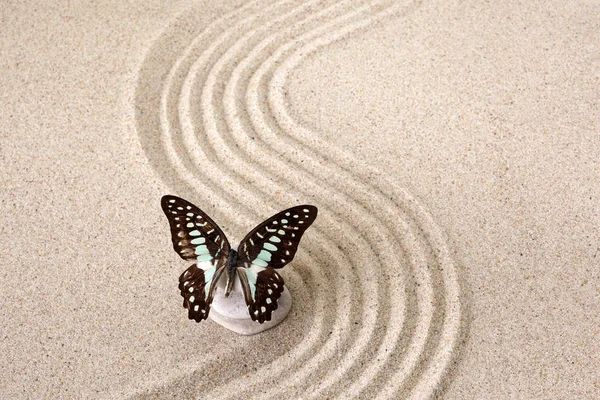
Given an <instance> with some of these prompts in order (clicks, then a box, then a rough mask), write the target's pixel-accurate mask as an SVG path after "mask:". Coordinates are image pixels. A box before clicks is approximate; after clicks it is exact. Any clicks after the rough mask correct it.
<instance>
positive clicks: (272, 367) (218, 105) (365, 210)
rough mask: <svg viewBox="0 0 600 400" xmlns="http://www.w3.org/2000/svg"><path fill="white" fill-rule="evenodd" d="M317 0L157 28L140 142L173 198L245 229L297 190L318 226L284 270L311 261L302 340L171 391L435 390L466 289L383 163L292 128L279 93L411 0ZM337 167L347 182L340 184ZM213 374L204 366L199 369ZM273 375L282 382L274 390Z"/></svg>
mask: <svg viewBox="0 0 600 400" xmlns="http://www.w3.org/2000/svg"><path fill="white" fill-rule="evenodd" d="M314 4H316V3H314ZM318 4H319V5H318V6H315V5H313V3H298V4H294V3H292V2H288V1H285V2H276V3H271V4H270V5H269V6H268V7H269V10H270V12H269V13H264V12H262V10H261V8H263V10H264V5H261V6H257V3H250V4H249V5H247V6H245V7H244V10H242V11H234V12H233V13H231V14H227V15H226V16H225V17H223V18H222V19H220V20H218V21H216V22H215V23H213V24H212V25H210V26H209V27H208V28H206V29H205V30H203V31H202V32H200V33H199V34H196V35H190V34H188V32H190V31H191V32H193V31H194V30H193V29H191V28H194V29H195V28H196V26H197V25H196V24H197V23H198V21H197V20H194V18H193V16H194V13H198V12H201V10H197V9H192V10H188V12H186V14H185V15H183V14H182V16H181V17H180V18H178V19H177V20H176V22H175V23H173V24H172V25H170V26H169V27H168V28H167V29H165V30H164V31H163V33H162V35H161V36H160V37H159V38H158V39H157V41H156V45H155V46H154V47H153V48H152V49H151V50H150V52H149V54H148V56H147V57H146V59H145V62H144V65H142V69H141V71H140V79H139V81H138V88H137V91H136V110H137V112H138V115H141V116H143V118H138V124H137V128H138V132H139V134H140V139H141V141H142V144H143V145H144V148H145V150H146V152H147V154H148V157H149V159H150V161H151V163H152V164H153V165H154V166H155V168H156V169H157V172H158V173H159V174H160V175H161V176H162V177H163V178H164V179H168V181H169V183H170V184H174V186H175V187H176V188H177V190H178V192H179V193H180V194H182V195H184V194H186V195H188V197H190V199H192V198H193V199H194V200H196V199H200V200H203V201H205V202H206V203H208V204H218V207H219V208H221V207H222V208H221V209H226V210H227V209H228V210H233V211H234V212H235V213H237V214H238V215H239V216H240V218H236V219H232V218H231V217H230V216H229V218H226V217H225V216H224V215H219V210H218V209H215V212H214V214H215V215H217V216H218V218H217V219H218V220H219V221H222V220H226V221H229V223H230V225H229V226H230V227H233V228H230V229H229V230H235V231H242V229H243V228H244V227H245V228H246V229H247V228H248V227H249V226H252V223H255V222H256V218H258V217H259V216H258V214H261V216H262V217H264V216H265V215H268V212H274V211H277V208H278V206H281V205H282V204H277V205H275V204H271V202H272V198H273V196H272V193H273V191H274V190H275V191H280V193H278V195H277V198H278V200H279V201H280V202H281V203H286V202H287V203H288V204H289V203H292V202H298V198H297V196H298V197H300V198H301V199H302V200H301V201H304V200H305V199H306V201H311V202H314V203H316V204H318V206H319V207H320V209H321V216H320V217H319V221H318V223H317V224H316V226H315V232H314V234H312V235H308V236H307V239H306V241H304V243H303V246H304V247H305V248H309V249H310V255H305V256H302V253H299V258H298V260H297V261H295V262H294V263H293V266H290V267H289V268H298V272H304V273H306V270H303V269H309V270H310V273H311V274H314V276H315V280H316V281H318V282H321V283H322V284H321V285H318V284H317V286H318V287H317V289H316V290H315V292H314V293H313V296H314V303H311V306H312V307H314V309H313V310H307V311H308V312H310V311H313V320H312V321H311V323H310V329H308V330H304V331H303V332H304V337H303V340H302V341H301V342H300V344H298V345H297V346H296V347H294V349H292V350H290V352H289V353H288V354H286V356H287V357H278V358H276V359H273V360H272V361H271V362H270V363H265V364H264V365H263V366H261V367H259V368H258V371H257V372H256V373H251V374H245V375H243V376H241V377H240V378H238V379H234V380H232V381H229V382H225V381H224V382H222V384H221V385H214V384H213V385H210V384H208V382H203V381H200V382H196V381H193V380H192V379H186V378H185V377H178V378H175V380H174V381H173V382H172V384H170V385H168V389H167V390H169V392H170V393H171V392H184V391H185V392H188V393H195V394H197V395H202V394H204V395H203V397H219V398H226V397H227V396H229V397H231V398H235V397H239V396H249V397H252V396H253V395H257V394H259V393H260V395H261V397H267V396H278V397H279V396H281V395H291V396H293V395H294V393H296V394H297V391H302V392H304V391H305V390H306V391H307V392H308V393H311V392H312V393H314V394H315V396H316V397H319V396H322V395H334V394H335V395H339V394H340V393H342V391H345V393H344V394H345V395H346V396H348V397H353V396H355V395H360V394H364V393H365V390H369V393H370V394H375V393H379V394H380V395H381V397H392V398H393V397H394V396H398V395H414V396H417V397H419V396H420V397H427V396H430V395H431V394H432V393H433V391H434V390H435V389H436V387H437V386H438V384H439V381H440V379H441V377H442V375H443V372H444V370H445V369H446V366H447V364H448V361H449V359H450V357H451V356H452V352H453V349H454V347H455V344H454V343H455V341H456V336H457V334H458V328H459V326H460V324H459V323H460V302H459V300H460V298H459V296H458V284H457V282H456V273H455V271H454V266H453V264H452V262H451V260H450V258H449V255H448V249H447V247H446V245H445V243H444V240H443V236H442V235H441V233H440V231H439V228H437V226H436V225H435V224H434V223H433V221H432V220H431V217H430V216H429V215H428V214H427V213H426V212H425V211H424V210H423V208H422V207H421V206H420V205H419V204H418V203H417V202H416V201H414V199H412V198H411V197H410V196H409V195H408V194H407V193H406V192H405V191H402V190H400V189H397V188H394V187H393V186H390V185H387V186H386V184H385V182H383V180H382V179H380V178H377V179H376V182H377V184H376V185H373V184H372V183H369V179H371V180H373V178H374V177H378V172H377V171H372V170H371V169H369V168H367V167H364V166H356V165H352V159H351V157H349V156H348V155H344V154H341V153H340V152H339V151H337V150H335V149H331V148H329V147H328V146H327V144H326V143H321V142H320V141H319V140H318V135H317V133H315V132H310V131H308V130H307V129H305V128H303V127H301V126H300V125H299V124H298V123H296V122H295V121H294V120H293V119H292V118H291V117H290V115H289V112H288V111H287V108H286V106H285V102H284V101H283V100H282V99H283V97H282V96H281V93H282V90H281V89H282V87H283V85H284V84H285V79H286V76H287V74H289V71H290V70H291V69H293V68H295V66H296V65H298V63H299V62H301V60H302V59H303V57H305V56H306V55H307V54H310V53H313V52H314V51H317V50H318V49H319V48H322V47H323V46H326V45H329V44H331V43H334V42H335V41H337V40H340V39H341V38H343V37H345V36H347V35H348V34H349V33H351V32H354V31H356V30H357V29H361V28H365V27H367V26H369V25H370V24H372V23H374V22H376V21H378V20H379V19H380V18H382V17H384V16H386V15H388V14H392V13H398V12H400V11H402V7H397V6H394V5H393V4H392V5H386V4H358V5H357V4H354V5H351V6H348V7H346V5H347V4H348V3H342V4H335V5H334V3H333V2H331V3H322V2H321V3H318ZM173 39H177V40H179V41H182V40H183V39H186V40H185V41H184V42H185V43H186V46H183V45H182V46H180V48H179V51H177V52H174V54H173V56H172V58H169V59H167V60H163V59H161V58H160V57H162V56H164V50H165V47H166V46H168V44H170V43H173ZM276 62H277V63H278V64H279V65H280V68H279V69H276V68H274V66H275V65H276ZM165 66H166V67H168V68H170V69H166V68H165ZM157 79H158V80H157ZM282 82H283V84H282ZM161 84H163V85H164V87H163V88H162V89H163V90H162V91H161V90H160V85H161ZM267 104H268V105H267ZM199 105H200V106H199ZM271 109H273V110H277V112H276V113H272V112H271V111H270V110H271ZM274 115H276V116H277V118H275V117H274ZM158 116H160V118H157V117H158ZM148 120H151V122H150V123H148ZM152 121H154V122H152ZM157 121H160V122H157ZM157 132H161V133H162V135H161V136H162V140H161V141H160V142H159V143H157V139H158V138H157ZM331 159H333V160H336V161H338V162H339V161H344V162H347V163H346V164H342V163H340V164H338V163H332V162H331V161H328V160H331ZM340 165H344V166H345V167H344V168H341V167H340ZM348 166H350V167H348ZM365 171H367V173H369V178H368V179H367V178H366V177H365ZM341 176H343V177H344V181H345V185H344V187H340V185H339V184H338V183H337V179H339V177H341ZM361 176H362V179H357V177H361ZM332 177H336V179H332ZM247 182H252V184H251V185H249V184H248V183H247ZM298 182H301V183H302V184H301V185H299V184H298ZM349 189H351V190H349ZM313 199H314V200H313ZM248 204H250V205H251V206H248ZM259 204H260V205H264V206H267V205H268V206H269V207H263V209H264V210H266V211H268V212H266V214H265V213H263V212H261V213H256V208H257V207H259V206H258V205H259ZM244 217H245V218H244ZM356 221H358V223H357V222H356ZM365 227H369V228H365ZM340 248H341V249H342V250H340ZM321 267H322V268H323V269H321ZM292 284H293V282H292ZM292 288H293V287H292ZM440 292H441V293H440ZM357 320H358V321H359V322H360V323H359V324H356V323H355V322H357ZM284 325H285V324H284ZM282 328H283V326H282ZM296 328H297V329H303V328H305V327H304V326H301V327H296ZM435 332H440V334H435ZM266 337H267V336H266V335H265V338H266ZM230 361H232V362H235V359H231V360H230ZM213 367H216V366H215V365H213V364H212V363H206V365H202V364H201V361H200V360H199V363H198V367H197V368H198V371H200V370H202V371H207V370H210V368H213ZM217 370H218V369H217ZM196 375H200V376H201V374H196ZM278 379H280V380H281V382H285V385H273V382H277V380H278ZM181 385H187V386H188V387H186V388H182V387H181ZM189 386H192V387H189ZM207 390H210V392H209V393H207ZM151 392H154V394H156V393H158V392H159V390H155V391H151Z"/></svg>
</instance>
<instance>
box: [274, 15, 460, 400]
mask: <svg viewBox="0 0 600 400" xmlns="http://www.w3.org/2000/svg"><path fill="white" fill-rule="evenodd" d="M397 11H398V10H392V9H388V10H385V11H384V12H383V13H382V15H380V16H377V17H376V18H378V17H386V16H387V15H388V14H389V12H397ZM365 25H366V23H365ZM353 28H354V27H352V28H351V29H348V30H341V31H339V32H337V34H336V35H332V36H330V37H329V38H327V40H320V41H319V40H316V41H313V42H308V43H307V44H305V45H304V46H302V47H301V48H300V49H298V50H296V51H295V53H294V54H293V55H291V56H289V57H288V58H287V59H286V60H284V61H283V62H282V63H281V64H280V65H279V67H278V68H277V70H276V71H275V72H274V73H273V78H272V80H271V82H270V84H269V93H268V96H269V105H270V106H271V108H272V109H273V111H272V115H273V116H275V118H276V119H277V121H278V123H279V125H280V126H281V127H282V130H284V129H283V127H284V126H287V129H285V132H286V133H287V134H288V136H289V137H291V138H294V139H296V140H300V141H302V142H303V144H304V145H305V146H307V147H308V148H310V149H312V150H314V151H318V152H320V153H321V154H323V153H325V154H327V155H330V154H331V152H332V149H331V146H327V144H321V143H320V142H319V140H318V139H317V140H316V141H315V140H309V138H310V139H313V138H314V137H315V136H316V135H314V134H313V133H312V132H310V131H309V132H306V129H304V128H303V127H302V126H301V125H300V124H299V123H298V122H296V121H294V120H293V119H292V117H291V115H290V113H289V111H288V108H287V107H286V104H287V102H286V101H285V97H284V94H283V88H284V87H285V84H286V81H287V77H288V75H289V73H290V71H292V70H293V69H295V68H296V67H297V66H298V65H299V64H300V63H301V62H302V61H303V60H304V59H305V58H306V57H307V56H308V55H310V54H312V53H314V52H315V51H317V50H318V49H320V48H322V47H324V46H328V45H330V44H331V43H333V42H335V41H338V40H340V39H343V38H344V37H345V36H346V35H347V33H348V32H351V31H353V30H354V29H353ZM359 28H360V27H356V29H359ZM299 41H301V40H299ZM274 58H275V57H274ZM298 133H300V134H298ZM334 151H339V150H337V149H334ZM337 158H338V159H348V158H350V157H349V156H348V155H345V154H341V152H340V154H339V155H337ZM352 174H356V175H359V176H360V175H362V176H363V179H364V181H365V182H368V181H369V179H372V178H373V177H375V179H376V181H377V183H376V185H375V186H376V187H378V188H383V190H385V188H388V189H392V192H391V193H390V194H391V196H390V197H389V198H390V199H392V198H404V199H405V201H407V202H410V203H412V205H413V206H416V208H415V211H416V212H415V216H416V217H417V218H418V220H419V222H420V223H421V224H423V225H425V226H427V227H429V228H430V229H429V230H428V232H430V235H431V239H432V240H431V242H432V243H434V244H435V246H434V248H435V249H436V250H437V251H438V252H439V254H438V257H439V259H440V260H441V262H440V264H441V265H442V266H443V267H444V268H443V274H444V278H445V279H443V282H444V283H445V285H444V289H445V292H446V303H445V310H444V311H445V313H444V314H445V317H444V324H443V331H442V333H441V338H440V340H439V346H438V351H437V354H436V357H435V359H434V360H432V362H430V365H429V366H428V367H427V370H426V371H425V372H424V373H423V374H422V379H420V381H419V382H418V384H417V385H416V386H415V388H414V390H413V392H412V393H413V395H414V396H415V398H422V397H423V396H425V397H429V396H431V395H432V394H433V391H434V390H435V389H436V388H437V385H438V383H439V382H440V380H441V378H442V375H443V372H444V370H445V369H446V367H447V365H448V363H449V361H450V359H451V357H452V353H453V350H454V347H455V346H456V340H457V338H458V335H459V331H460V288H459V283H458V278H457V274H456V271H455V269H454V264H453V262H452V260H451V259H450V256H449V251H448V248H447V245H446V244H445V241H444V238H443V235H442V234H441V231H440V229H439V227H437V226H436V225H435V223H434V222H433V219H432V218H431V216H430V215H429V214H428V213H427V212H426V211H425V210H424V208H423V207H422V206H420V205H419V204H417V203H416V201H415V199H414V198H413V197H412V196H410V195H409V194H408V193H407V192H406V191H404V190H397V189H396V188H395V187H394V185H391V184H389V182H387V181H386V180H385V179H384V178H383V177H382V176H381V175H379V174H377V173H376V171H373V170H372V168H370V167H369V166H361V167H359V168H357V169H353V171H352ZM382 194H383V195H384V196H385V194H384V193H383V191H382ZM426 297H428V298H433V296H432V295H429V296H426ZM401 372H402V371H398V373H396V374H395V376H394V379H391V381H392V382H394V383H393V384H392V385H390V386H387V387H386V390H387V392H388V393H389V392H392V391H393V390H392V388H393V386H394V385H395V384H397V383H398V382H401V381H402V377H401ZM350 390H352V388H350ZM389 394H392V393H389Z"/></svg>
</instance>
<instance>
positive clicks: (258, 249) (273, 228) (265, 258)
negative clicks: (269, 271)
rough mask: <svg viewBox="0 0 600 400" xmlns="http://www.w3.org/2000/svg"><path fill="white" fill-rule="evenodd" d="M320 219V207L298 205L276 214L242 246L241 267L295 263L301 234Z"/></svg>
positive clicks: (240, 248)
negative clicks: (318, 212)
mask: <svg viewBox="0 0 600 400" xmlns="http://www.w3.org/2000/svg"><path fill="white" fill-rule="evenodd" d="M316 218H317V207H315V206H309V205H303V206H296V207H292V208H289V209H287V210H284V211H282V212H280V213H278V214H275V215H274V216H272V217H271V218H269V219H268V220H266V221H265V222H263V223H262V224H260V225H258V226H257V227H256V228H254V229H253V230H252V231H251V232H250V233H249V234H247V235H246V237H245V238H244V239H243V240H242V242H241V243H240V246H239V247H238V259H239V264H240V266H244V267H245V266H250V265H256V266H259V267H271V268H282V267H284V266H285V265H286V264H287V263H289V262H290V261H292V259H293V258H294V255H295V254H296V250H298V244H299V243H300V239H301V238H302V235H303V234H304V232H305V231H306V229H308V227H309V226H310V225H311V224H312V223H313V222H314V221H315V219H316Z"/></svg>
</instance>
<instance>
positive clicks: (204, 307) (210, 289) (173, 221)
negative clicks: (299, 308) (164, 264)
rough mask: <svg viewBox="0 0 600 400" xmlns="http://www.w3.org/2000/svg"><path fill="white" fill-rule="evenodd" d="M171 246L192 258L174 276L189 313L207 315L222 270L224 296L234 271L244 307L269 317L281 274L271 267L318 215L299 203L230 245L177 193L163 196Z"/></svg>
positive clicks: (291, 251)
mask: <svg viewBox="0 0 600 400" xmlns="http://www.w3.org/2000/svg"><path fill="white" fill-rule="evenodd" d="M161 204H162V208H163V211H164V212H165V215H166V216H167V219H168V220H169V224H170V227H171V238H172V242H173V248H174V249H175V251H176V252H177V253H178V254H179V256H180V257H181V258H183V259H184V260H194V261H195V263H194V264H193V265H192V266H190V267H189V268H188V269H187V270H186V271H185V272H184V273H183V274H181V276H180V277H179V289H180V291H181V295H182V296H183V298H184V301H183V306H184V307H185V308H187V309H188V316H189V318H190V319H193V320H195V321H196V322H200V321H201V320H203V319H206V318H207V317H208V313H209V311H210V305H211V303H212V300H213V297H214V294H215V290H216V289H217V286H218V282H219V279H220V278H221V276H222V274H223V273H224V272H225V274H226V276H227V284H226V288H225V296H229V294H230V293H231V291H232V289H233V286H234V284H235V281H236V279H235V278H236V276H237V277H239V283H240V284H241V287H242V290H243V293H244V298H245V300H246V304H247V307H248V312H249V314H250V317H251V318H252V320H254V321H257V322H259V323H263V322H265V321H270V320H271V313H272V312H273V311H274V310H276V309H277V300H278V299H279V297H280V296H281V294H282V293H283V286H284V280H283V278H282V277H281V275H279V274H278V273H277V271H276V269H279V268H283V267H284V266H285V265H286V264H287V263H289V262H290V261H291V260H292V259H293V257H294V255H295V253H296V250H297V248H298V244H299V243H300V238H301V237H302V235H303V234H304V232H305V231H306V229H307V228H308V227H309V226H310V225H311V224H312V223H313V222H314V220H315V219H316V217H317V208H316V207H314V206H310V205H302V206H296V207H292V208H289V209H287V210H284V211H281V212H280V213H277V214H275V215H274V216H272V217H271V218H269V219H267V220H266V221H264V222H263V223H261V224H259V225H258V226H257V227H256V228H254V229H253V230H252V231H250V233H248V234H247V235H246V237H245V238H244V239H243V240H242V241H241V242H240V245H239V246H238V248H237V251H236V250H234V249H232V248H231V246H230V245H229V242H228V241H227V238H226V237H225V235H224V234H223V231H221V229H220V228H219V227H218V225H217V224H216V223H215V222H214V221H213V220H212V219H211V218H210V217H208V215H206V214H205V213H204V212H203V211H201V210H200V209H199V208H198V207H196V206H194V205H193V204H191V203H189V202H188V201H186V200H183V199H181V198H179V197H176V196H164V197H163V198H162V200H161Z"/></svg>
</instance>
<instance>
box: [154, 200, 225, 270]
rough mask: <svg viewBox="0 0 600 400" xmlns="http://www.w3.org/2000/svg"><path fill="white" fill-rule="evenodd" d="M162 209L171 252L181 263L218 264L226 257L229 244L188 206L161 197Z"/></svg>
mask: <svg viewBox="0 0 600 400" xmlns="http://www.w3.org/2000/svg"><path fill="white" fill-rule="evenodd" d="M161 205H162V209H163V211H164V213H165V215H166V216H167V219H168V220H169V225H170V226H171V240H172V241H173V249H175V251H176V252H177V254H179V256H180V257H181V258H183V259H184V260H188V261H189V260H196V261H198V262H202V261H220V260H221V259H222V261H223V262H224V261H225V260H226V259H227V255H228V254H229V248H230V247H229V242H228V241H227V238H226V237H225V234H223V231H222V230H221V228H219V227H218V225H217V224H216V223H215V222H214V221H213V220H212V219H211V218H210V217H209V216H208V215H206V214H205V213H204V212H203V211H202V210H200V209H199V208H198V207H196V206H195V205H193V204H192V203H190V202H188V201H186V200H184V199H182V198H179V197H176V196H169V195H167V196H163V198H162V200H161Z"/></svg>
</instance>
